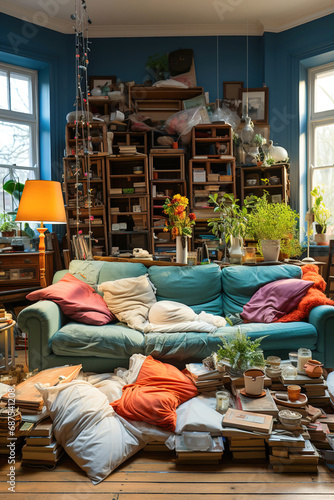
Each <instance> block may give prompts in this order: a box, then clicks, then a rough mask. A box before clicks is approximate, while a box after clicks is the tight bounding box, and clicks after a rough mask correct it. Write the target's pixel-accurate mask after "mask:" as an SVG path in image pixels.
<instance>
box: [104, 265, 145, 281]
mask: <svg viewBox="0 0 334 500" xmlns="http://www.w3.org/2000/svg"><path fill="white" fill-rule="evenodd" d="M146 273H147V268H146V266H144V264H138V263H136V262H103V266H102V267H101V270H100V273H99V277H98V282H97V283H98V284H101V283H104V282H105V281H115V280H121V279H123V278H137V277H138V276H144V275H145V274H146Z"/></svg>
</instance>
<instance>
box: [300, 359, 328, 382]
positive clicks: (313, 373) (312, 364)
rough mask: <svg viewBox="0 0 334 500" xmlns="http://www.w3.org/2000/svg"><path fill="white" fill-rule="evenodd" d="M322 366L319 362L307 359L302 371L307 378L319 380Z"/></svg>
mask: <svg viewBox="0 0 334 500" xmlns="http://www.w3.org/2000/svg"><path fill="white" fill-rule="evenodd" d="M323 366H324V365H323V364H322V363H320V361H317V360H316V359H309V360H308V362H307V363H306V364H305V365H304V370H305V373H306V375H307V376H308V377H311V378H319V377H321V375H322V374H323V369H322V367H323Z"/></svg>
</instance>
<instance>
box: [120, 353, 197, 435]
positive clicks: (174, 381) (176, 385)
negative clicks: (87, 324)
mask: <svg viewBox="0 0 334 500" xmlns="http://www.w3.org/2000/svg"><path fill="white" fill-rule="evenodd" d="M122 391H123V394H122V397H121V399H118V400H117V401H114V402H113V403H111V406H112V407H113V408H114V410H115V411H116V413H118V414H119V415H121V416H122V417H124V418H126V419H128V420H141V421H143V422H147V423H149V424H153V425H157V426H159V427H163V428H164V429H167V430H169V431H173V432H174V431H175V425H176V412H175V410H176V408H177V407H178V406H179V405H180V404H181V403H184V402H185V401H188V399H191V398H193V397H194V396H197V395H198V391H197V389H196V387H195V385H194V384H193V382H192V381H191V380H189V378H188V377H186V376H185V375H184V374H183V373H182V372H181V371H180V370H178V369H177V368H175V366H172V365H169V364H167V363H161V361H158V360H156V359H153V358H152V356H148V357H147V358H146V359H145V361H144V363H143V365H142V367H141V369H140V372H139V375H138V378H137V380H136V382H135V383H134V384H129V385H125V386H124V387H123V389H122Z"/></svg>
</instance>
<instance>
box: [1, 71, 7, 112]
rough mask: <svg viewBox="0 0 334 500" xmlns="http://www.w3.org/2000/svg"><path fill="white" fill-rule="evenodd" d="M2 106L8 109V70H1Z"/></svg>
mask: <svg viewBox="0 0 334 500" xmlns="http://www.w3.org/2000/svg"><path fill="white" fill-rule="evenodd" d="M0 108H1V109H8V78H7V73H6V71H0Z"/></svg>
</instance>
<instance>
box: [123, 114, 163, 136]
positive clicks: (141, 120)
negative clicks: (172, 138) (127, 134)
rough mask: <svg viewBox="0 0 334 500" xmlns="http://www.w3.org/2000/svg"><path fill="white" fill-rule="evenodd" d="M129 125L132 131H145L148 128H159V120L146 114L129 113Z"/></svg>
mask: <svg viewBox="0 0 334 500" xmlns="http://www.w3.org/2000/svg"><path fill="white" fill-rule="evenodd" d="M129 120H130V127H131V130H133V131H134V132H147V131H150V130H157V131H159V130H161V122H160V121H157V120H153V119H152V118H151V117H149V116H147V115H140V114H138V113H133V114H132V115H129Z"/></svg>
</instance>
